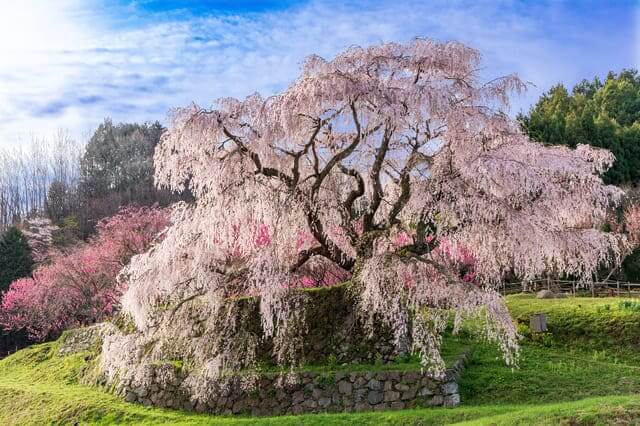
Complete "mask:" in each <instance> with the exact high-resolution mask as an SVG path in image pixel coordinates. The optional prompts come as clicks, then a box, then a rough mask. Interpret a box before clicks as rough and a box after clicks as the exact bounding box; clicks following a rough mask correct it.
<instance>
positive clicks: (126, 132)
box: [50, 119, 169, 235]
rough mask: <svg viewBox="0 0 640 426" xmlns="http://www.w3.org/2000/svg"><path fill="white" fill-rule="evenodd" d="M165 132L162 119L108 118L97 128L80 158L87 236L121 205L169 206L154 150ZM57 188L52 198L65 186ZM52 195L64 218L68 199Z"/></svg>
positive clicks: (82, 210) (52, 203)
mask: <svg viewBox="0 0 640 426" xmlns="http://www.w3.org/2000/svg"><path fill="white" fill-rule="evenodd" d="M163 131H164V128H163V127H162V125H160V123H158V122H155V123H145V124H138V123H118V124H113V122H112V121H111V120H109V119H106V120H105V121H104V123H102V124H100V126H98V128H97V129H96V131H95V132H94V134H93V136H92V137H91V139H90V140H89V143H88V144H87V146H86V149H85V152H84V155H83V156H82V158H81V160H80V185H79V197H80V204H81V205H80V206H79V210H80V212H79V216H80V217H81V224H80V225H81V228H82V229H81V230H82V232H83V234H84V235H86V234H87V233H88V232H90V231H91V230H92V229H93V227H94V226H95V224H96V223H97V221H98V220H100V219H102V218H104V217H108V216H110V215H112V214H114V213H115V212H116V211H117V210H118V209H119V208H120V207H121V206H125V205H129V204H137V205H152V204H153V203H156V202H159V203H161V204H165V202H166V201H167V199H168V198H169V197H168V194H167V193H166V192H163V191H158V190H157V189H156V187H155V186H154V184H153V171H154V168H153V153H154V150H155V147H156V145H157V144H158V143H159V141H160V136H161V135H162V132H163ZM53 189H55V193H54V194H53V196H56V195H59V194H60V193H62V192H64V190H65V188H57V187H56V188H51V189H50V191H52V190H53ZM71 195H72V194H71ZM53 196H52V199H51V200H50V206H51V208H52V211H53V212H55V213H56V214H57V215H58V216H60V214H61V213H60V212H62V211H64V208H65V203H64V202H63V201H62V200H59V199H58V198H59V197H57V198H56V197H53Z"/></svg>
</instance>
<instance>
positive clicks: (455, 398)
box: [443, 393, 460, 407]
mask: <svg viewBox="0 0 640 426" xmlns="http://www.w3.org/2000/svg"><path fill="white" fill-rule="evenodd" d="M458 404H460V395H459V394H457V393H454V394H451V395H447V396H445V397H444V404H443V405H444V406H445V407H455V406H456V405H458Z"/></svg>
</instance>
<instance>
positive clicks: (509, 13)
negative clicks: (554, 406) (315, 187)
mask: <svg viewBox="0 0 640 426" xmlns="http://www.w3.org/2000/svg"><path fill="white" fill-rule="evenodd" d="M3 1H6V2H7V3H9V0H0V28H5V29H4V30H0V40H3V41H0V141H5V142H6V141H15V140H16V139H17V138H19V137H22V138H24V137H25V136H27V135H29V134H31V133H34V134H36V135H46V134H51V133H52V132H53V131H54V130H55V129H57V128H67V129H69V130H70V131H71V132H72V133H73V134H75V135H76V136H84V135H86V134H87V133H88V131H89V130H90V129H91V128H92V127H95V126H96V125H97V124H98V123H99V122H100V121H101V120H102V119H103V118H104V117H105V116H111V117H112V118H113V119H114V120H118V121H120V120H123V121H143V120H155V119H160V120H162V119H163V118H164V117H165V116H166V112H167V111H168V110H169V109H170V108H171V107H173V106H178V105H185V104H188V103H190V102H192V101H195V102H196V103H199V104H201V105H209V104H210V103H211V102H212V101H213V100H214V99H215V98H217V97H221V96H245V95H247V94H250V93H252V92H253V91H259V92H261V93H263V94H270V93H274V92H276V91H278V90H281V89H283V88H285V87H286V86H287V85H288V84H289V83H290V82H291V81H292V80H293V79H294V78H295V76H296V75H297V73H298V70H299V66H300V64H301V62H302V60H303V58H304V57H305V56H306V55H308V54H311V53H318V54H320V55H322V56H325V57H331V56H332V55H334V54H336V53H337V52H339V51H340V50H342V49H344V48H345V47H348V46H350V45H354V44H360V45H365V44H369V43H378V42H381V41H391V40H394V41H406V40H409V39H411V38H412V37H414V36H428V37H434V38H439V39H457V40H460V41H463V42H466V43H468V44H471V45H473V46H474V47H476V48H478V49H480V50H481V51H482V52H483V54H484V57H485V68H484V69H483V70H482V73H483V75H485V76H486V77H494V76H497V75H501V74H505V73H508V72H513V71H515V72H518V73H520V75H521V76H522V77H523V79H525V80H529V81H532V82H534V83H535V84H536V85H537V88H534V89H533V90H532V91H531V93H530V94H529V95H527V96H526V97H524V98H522V99H519V100H516V103H515V109H516V110H518V109H520V108H522V107H526V106H527V105H529V104H530V103H531V102H532V101H533V100H535V98H537V96H538V95H539V93H540V91H541V90H543V89H545V90H546V89H547V88H548V87H549V86H550V85H551V84H553V83H555V82H558V81H567V82H569V83H573V82H575V81H577V80H579V79H581V78H583V77H591V76H593V75H594V74H596V73H604V72H606V71H607V70H608V69H618V68H621V67H623V66H632V65H634V64H633V63H632V62H634V61H636V62H637V56H634V55H635V54H634V53H633V52H632V51H625V50H624V49H617V48H614V49H612V48H611V47H610V43H614V46H616V47H617V46H623V45H624V43H623V40H622V39H623V38H624V37H625V31H626V30H624V28H623V26H622V24H621V23H614V25H608V26H607V24H606V21H604V22H598V21H593V22H592V21H591V18H590V17H588V16H587V17H584V16H582V15H581V14H580V13H578V12H581V11H575V10H569V8H567V7H565V6H563V4H561V3H556V2H552V3H548V4H538V5H536V6H529V7H525V5H524V4H521V3H518V2H514V1H503V2H488V1H487V2H464V3H463V2H454V3H451V2H445V1H439V0H438V1H430V2H418V1H416V2H413V1H411V2H405V3H403V4H397V2H387V3H383V2H362V3H359V4H355V3H353V4H348V3H344V2H315V3H311V4H307V5H304V6H298V7H295V8H292V9H289V10H282V11H277V12H264V13H260V14H256V13H254V14H244V15H221V16H208V17H194V16H189V15H187V14H185V13H172V14H153V15H150V14H149V13H146V12H144V10H141V9H139V8H138V7H137V6H136V5H135V4H132V5H129V6H127V7H126V8H115V7H113V6H112V5H108V6H109V7H106V6H105V4H106V3H105V4H102V3H100V1H102V0H92V1H90V2H88V1H84V2H83V1H80V0H56V2H55V6H53V5H52V4H53V3H54V2H50V1H46V0H45V1H38V0H22V1H21V2H13V1H12V2H11V5H13V4H14V3H19V4H20V6H19V7H15V6H11V5H10V6H5V5H4V3H3ZM12 7H13V8H14V9H11V8H12ZM7 10H8V11H9V12H8V13H7ZM614 12H615V11H614ZM616 13H617V12H616ZM631 15H632V14H631ZM616 16H617V15H616ZM629 19H633V18H629ZM3 24H4V25H3ZM584 25H590V27H589V28H588V30H587V29H585V28H583V26H584ZM629 28H631V26H630V27H629ZM631 31H632V30H629V31H628V32H631ZM618 32H619V33H618ZM605 33H606V34H605ZM605 35H606V37H605ZM631 37H633V36H632V35H631ZM632 44H633V43H632Z"/></svg>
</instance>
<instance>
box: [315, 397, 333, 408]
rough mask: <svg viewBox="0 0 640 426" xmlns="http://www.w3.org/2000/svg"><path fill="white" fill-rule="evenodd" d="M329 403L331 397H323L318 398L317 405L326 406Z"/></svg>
mask: <svg viewBox="0 0 640 426" xmlns="http://www.w3.org/2000/svg"><path fill="white" fill-rule="evenodd" d="M330 404H331V399H330V398H326V397H323V398H320V399H319V400H318V405H319V406H320V407H322V408H326V407H328V406H329V405H330Z"/></svg>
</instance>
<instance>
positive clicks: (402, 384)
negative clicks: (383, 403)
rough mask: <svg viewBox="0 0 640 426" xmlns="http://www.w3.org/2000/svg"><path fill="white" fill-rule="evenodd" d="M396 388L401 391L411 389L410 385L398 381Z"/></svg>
mask: <svg viewBox="0 0 640 426" xmlns="http://www.w3.org/2000/svg"><path fill="white" fill-rule="evenodd" d="M395 388H396V390H398V391H400V392H406V391H408V390H409V385H405V384H404V383H396V386H395Z"/></svg>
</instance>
